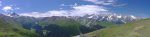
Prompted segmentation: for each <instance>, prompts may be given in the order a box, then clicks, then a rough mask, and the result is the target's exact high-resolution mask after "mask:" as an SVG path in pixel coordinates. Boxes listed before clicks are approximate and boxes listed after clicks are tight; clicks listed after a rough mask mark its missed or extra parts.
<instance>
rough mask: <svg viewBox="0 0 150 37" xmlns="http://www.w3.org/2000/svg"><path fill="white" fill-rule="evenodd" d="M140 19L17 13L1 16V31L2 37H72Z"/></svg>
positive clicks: (108, 15) (111, 16)
mask: <svg viewBox="0 0 150 37" xmlns="http://www.w3.org/2000/svg"><path fill="white" fill-rule="evenodd" d="M140 19H141V18H138V17H135V16H123V15H117V14H107V15H103V14H92V15H85V16H51V17H39V18H35V17H30V16H21V15H19V14H17V13H10V14H0V25H1V26H2V27H1V30H2V31H0V33H2V34H1V35H0V36H2V37H4V36H12V37H71V36H77V35H81V34H86V33H89V32H93V31H96V30H101V29H105V28H109V27H113V26H120V25H122V24H126V23H128V22H133V21H137V20H140ZM9 27H10V28H9ZM4 28H6V29H4ZM3 30H4V32H3Z"/></svg>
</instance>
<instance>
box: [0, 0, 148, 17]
mask: <svg viewBox="0 0 150 37" xmlns="http://www.w3.org/2000/svg"><path fill="white" fill-rule="evenodd" d="M149 3H150V0H1V2H0V9H1V10H0V12H1V13H2V12H4V13H8V12H16V13H30V14H32V13H36V12H37V13H46V12H51V13H52V14H54V15H55V14H56V13H57V12H58V13H59V12H61V13H63V12H64V13H63V14H65V12H70V11H71V12H72V13H73V12H78V13H81V12H84V11H81V12H79V11H80V8H82V7H84V8H85V10H86V8H87V10H88V7H90V8H91V9H93V10H91V11H89V12H90V13H91V12H104V11H103V9H104V10H107V12H108V11H109V13H117V14H123V15H135V16H140V17H150V15H149V14H150V4H149ZM97 7H98V8H99V9H100V10H97V9H96V8H97ZM4 8H5V9H4ZM81 10H82V9H81ZM78 13H76V14H78ZM63 14H62V15H63ZM84 14H86V13H84ZM87 14H88V13H87ZM37 15H38V14H37ZM74 15H75V14H74Z"/></svg>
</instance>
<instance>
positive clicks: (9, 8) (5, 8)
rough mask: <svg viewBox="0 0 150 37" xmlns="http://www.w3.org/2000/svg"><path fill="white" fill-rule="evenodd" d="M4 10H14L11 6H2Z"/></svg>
mask: <svg viewBox="0 0 150 37" xmlns="http://www.w3.org/2000/svg"><path fill="white" fill-rule="evenodd" d="M2 10H3V11H5V12H7V11H9V10H13V9H12V7H11V6H5V7H3V8H2Z"/></svg>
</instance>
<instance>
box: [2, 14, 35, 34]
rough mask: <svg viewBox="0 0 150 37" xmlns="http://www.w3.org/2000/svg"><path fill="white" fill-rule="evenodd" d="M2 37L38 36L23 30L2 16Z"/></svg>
mask: <svg viewBox="0 0 150 37" xmlns="http://www.w3.org/2000/svg"><path fill="white" fill-rule="evenodd" d="M0 37H37V34H36V33H35V32H34V31H30V30H26V29H23V28H21V26H19V24H17V23H15V22H14V21H13V20H12V19H10V18H9V17H6V16H0Z"/></svg>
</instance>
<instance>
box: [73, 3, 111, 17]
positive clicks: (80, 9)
mask: <svg viewBox="0 0 150 37" xmlns="http://www.w3.org/2000/svg"><path fill="white" fill-rule="evenodd" d="M73 9H74V10H72V14H71V15H73V16H76V15H78V16H79V15H80V16H84V15H87V14H88V15H91V14H99V13H103V12H105V11H108V10H106V9H105V8H104V7H102V6H97V5H81V6H75V7H73Z"/></svg>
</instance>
